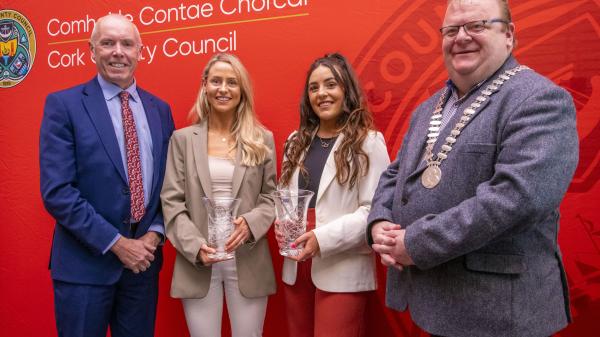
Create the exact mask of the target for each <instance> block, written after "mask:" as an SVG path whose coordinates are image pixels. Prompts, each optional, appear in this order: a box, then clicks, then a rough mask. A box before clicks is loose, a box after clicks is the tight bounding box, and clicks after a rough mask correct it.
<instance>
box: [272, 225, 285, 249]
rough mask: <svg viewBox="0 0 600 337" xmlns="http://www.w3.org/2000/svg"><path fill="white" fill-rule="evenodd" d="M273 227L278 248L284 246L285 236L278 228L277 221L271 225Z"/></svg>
mask: <svg viewBox="0 0 600 337" xmlns="http://www.w3.org/2000/svg"><path fill="white" fill-rule="evenodd" d="M273 229H274V231H275V240H276V241H277V244H278V245H279V248H282V247H285V236H284V235H283V233H282V232H281V231H280V230H279V226H278V225H277V223H275V226H273Z"/></svg>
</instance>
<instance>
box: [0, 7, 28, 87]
mask: <svg viewBox="0 0 600 337" xmlns="http://www.w3.org/2000/svg"><path fill="white" fill-rule="evenodd" d="M34 59H35V32H34V31H33V26H32V25H31V23H30V22H29V20H27V18H26V17H25V16H23V15H22V14H21V13H19V12H17V11H14V10H10V9H3V10H0V88H10V87H13V86H15V85H17V84H19V82H21V81H22V80H23V79H24V78H25V76H27V74H28V73H29V72H30V71H31V67H32V66H33V61H34Z"/></svg>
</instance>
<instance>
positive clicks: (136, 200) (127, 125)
mask: <svg viewBox="0 0 600 337" xmlns="http://www.w3.org/2000/svg"><path fill="white" fill-rule="evenodd" d="M119 98H121V111H122V116H123V130H124V133H125V149H126V152H127V175H128V176H129V191H130V197H131V216H132V218H133V221H135V222H139V221H140V220H141V219H142V217H143V216H144V213H145V212H146V209H145V208H144V185H143V183H142V166H141V163H140V146H139V144H138V137H137V132H136V130H135V121H134V120H133V113H132V112H131V108H130V107H129V93H128V92H127V91H122V92H121V93H120V94H119Z"/></svg>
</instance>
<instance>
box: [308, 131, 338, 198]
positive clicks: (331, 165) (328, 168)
mask: <svg viewBox="0 0 600 337" xmlns="http://www.w3.org/2000/svg"><path fill="white" fill-rule="evenodd" d="M313 137H314V135H313ZM343 139H344V135H342V134H341V133H340V135H339V136H338V137H337V139H336V140H335V143H334V144H333V147H332V148H331V151H330V152H329V155H328V156H327V161H325V166H324V167H323V173H321V181H319V191H318V193H317V199H316V200H315V205H316V204H317V203H318V202H319V200H321V197H322V196H323V193H325V190H327V187H329V184H331V182H332V181H333V178H335V174H336V172H337V170H336V167H335V156H334V153H335V151H336V150H337V148H338V147H339V146H340V144H341V142H342V140H343Z"/></svg>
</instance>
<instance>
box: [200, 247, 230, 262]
mask: <svg viewBox="0 0 600 337" xmlns="http://www.w3.org/2000/svg"><path fill="white" fill-rule="evenodd" d="M216 252H217V251H216V250H215V249H214V248H210V247H209V246H207V245H206V243H203V244H202V246H200V250H199V251H198V257H197V259H198V261H200V262H201V263H202V265H204V266H210V265H212V264H214V263H217V262H221V261H225V260H228V259H212V258H210V257H208V254H214V253H216Z"/></svg>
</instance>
